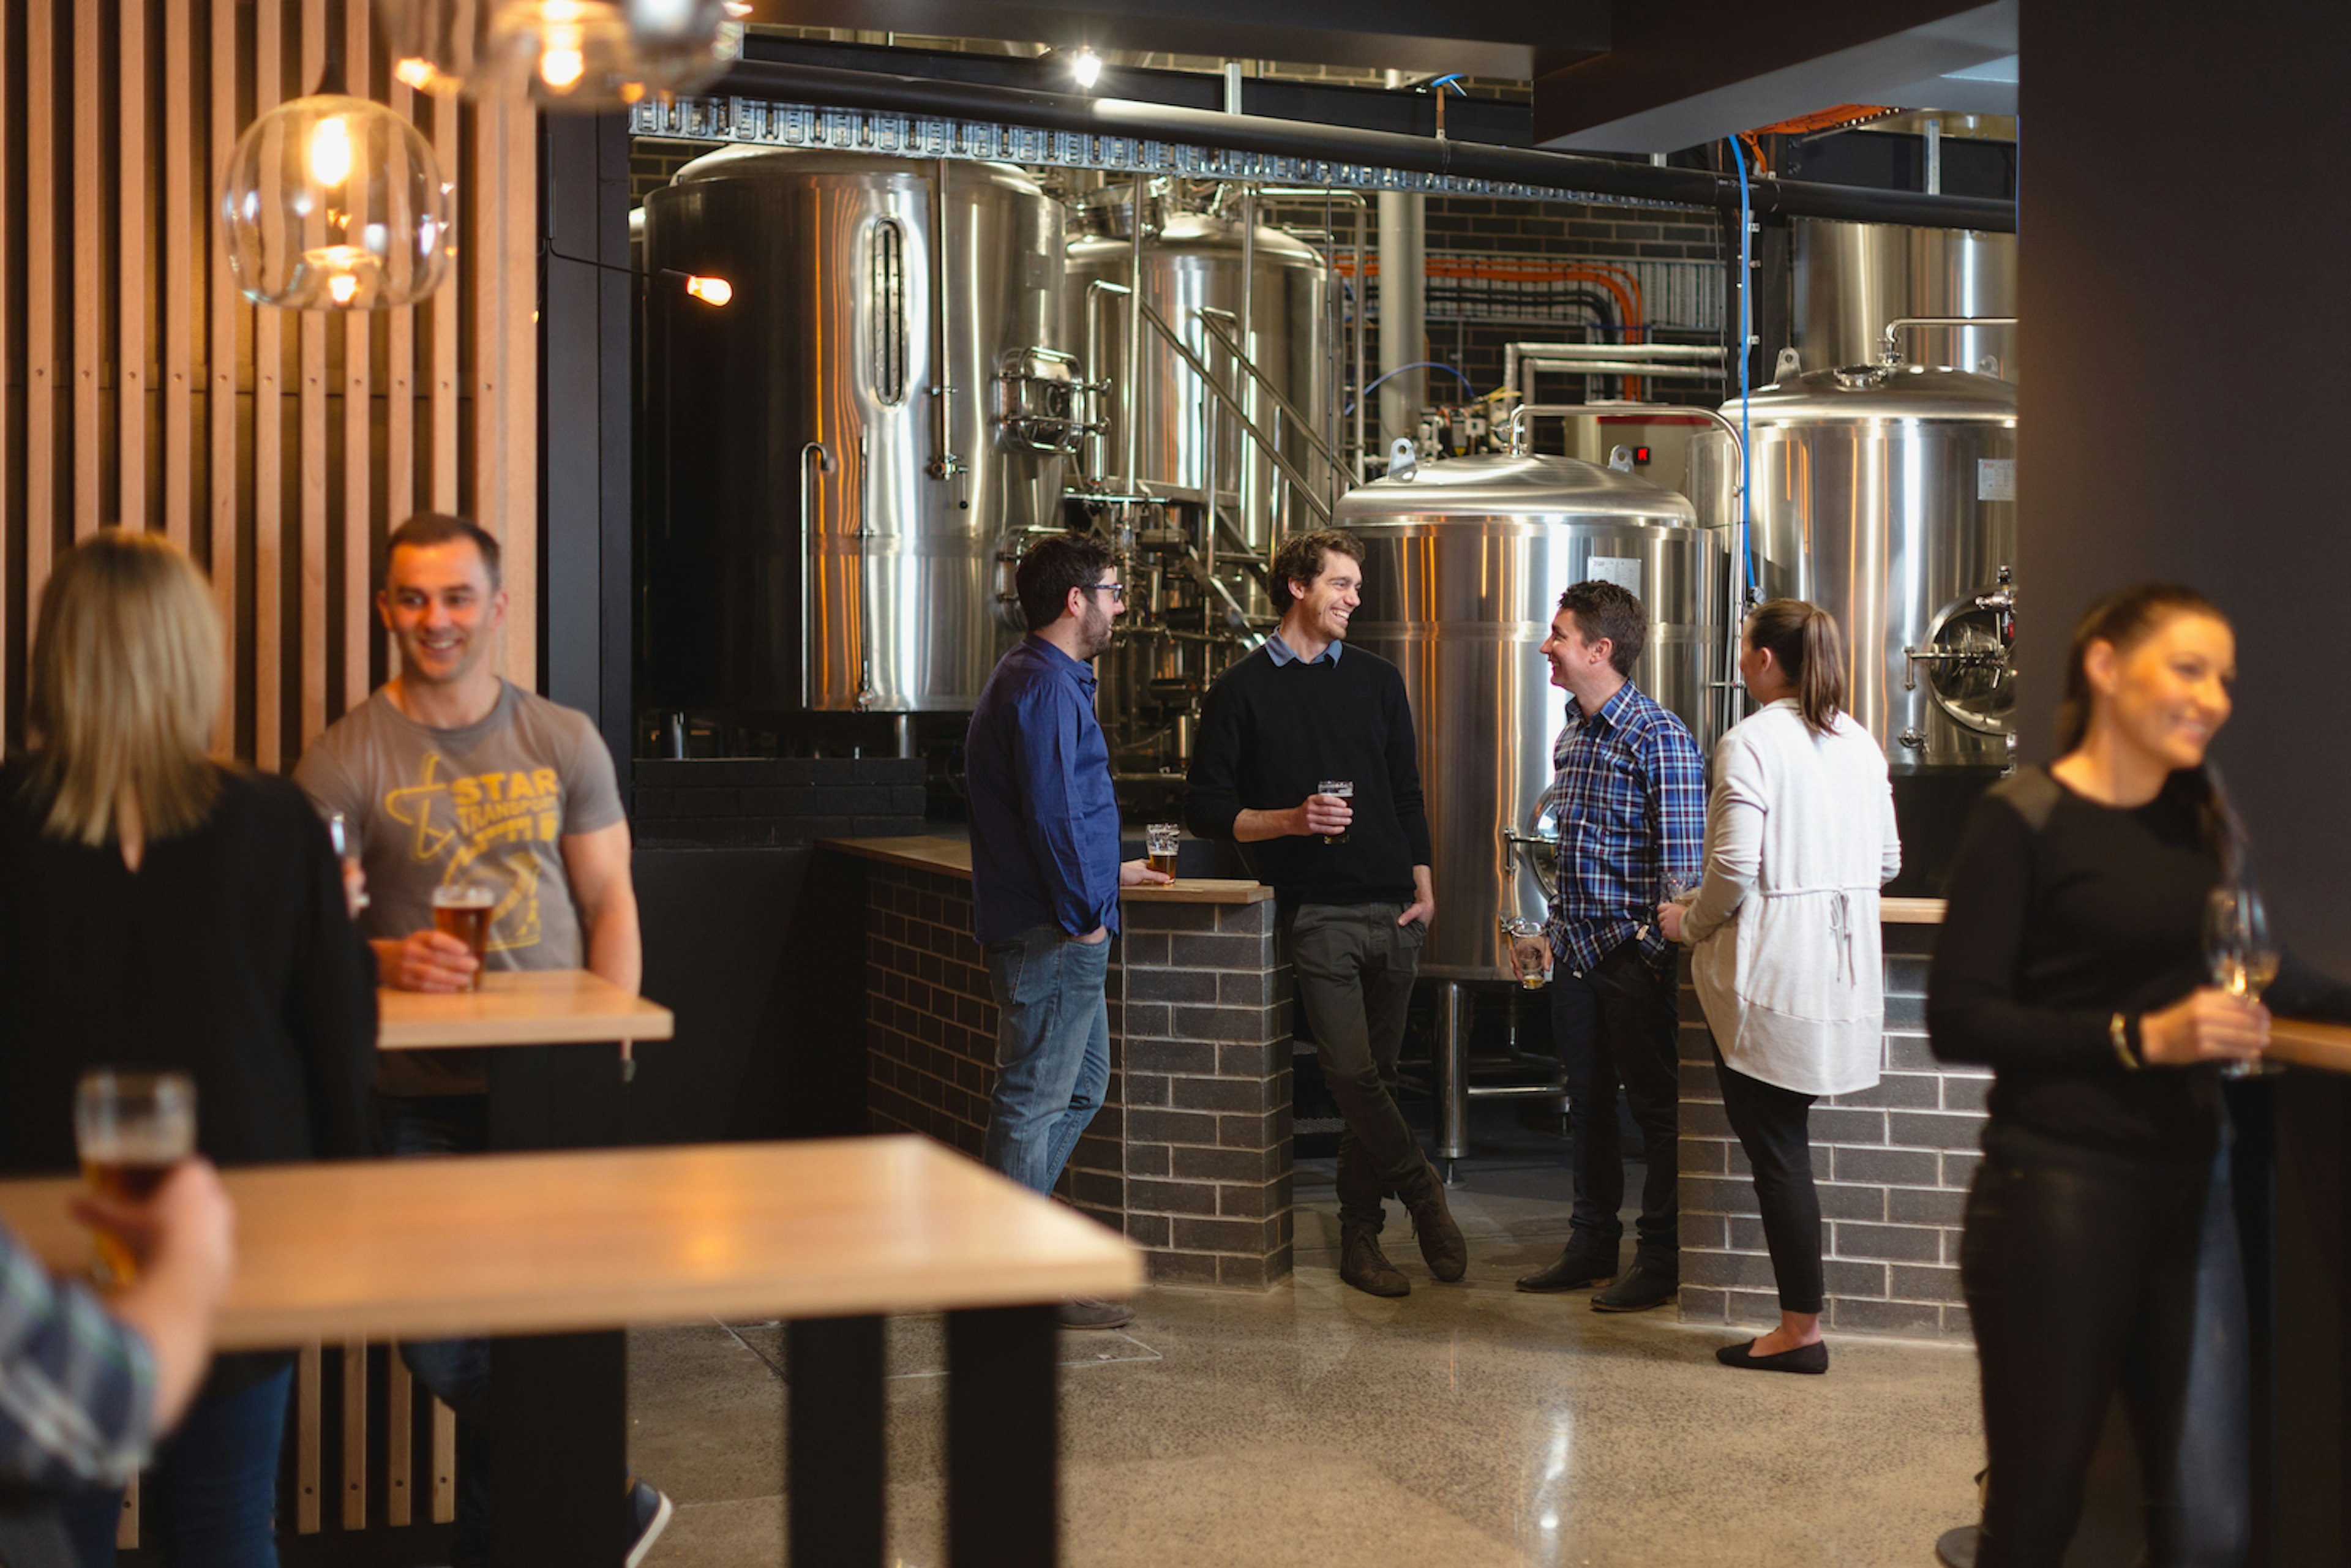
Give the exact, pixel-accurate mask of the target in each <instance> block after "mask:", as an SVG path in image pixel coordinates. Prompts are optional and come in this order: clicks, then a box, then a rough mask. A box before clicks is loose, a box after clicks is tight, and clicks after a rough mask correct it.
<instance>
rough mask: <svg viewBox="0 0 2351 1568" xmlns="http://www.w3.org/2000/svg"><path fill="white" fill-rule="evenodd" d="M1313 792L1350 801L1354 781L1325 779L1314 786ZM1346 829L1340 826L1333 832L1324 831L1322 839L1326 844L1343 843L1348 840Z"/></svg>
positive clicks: (1352, 795)
mask: <svg viewBox="0 0 2351 1568" xmlns="http://www.w3.org/2000/svg"><path fill="white" fill-rule="evenodd" d="M1314 792H1315V793H1316V794H1317V795H1336V796H1337V797H1338V798H1339V799H1340V800H1345V801H1348V802H1350V803H1352V802H1353V800H1354V799H1355V781H1354V780H1353V779H1324V780H1322V783H1320V784H1317V785H1316V786H1314ZM1348 831H1349V830H1347V829H1345V828H1342V829H1340V830H1339V831H1337V832H1335V833H1325V834H1323V835H1322V841H1323V842H1324V843H1326V844H1343V843H1345V842H1347V841H1348V840H1347V834H1348Z"/></svg>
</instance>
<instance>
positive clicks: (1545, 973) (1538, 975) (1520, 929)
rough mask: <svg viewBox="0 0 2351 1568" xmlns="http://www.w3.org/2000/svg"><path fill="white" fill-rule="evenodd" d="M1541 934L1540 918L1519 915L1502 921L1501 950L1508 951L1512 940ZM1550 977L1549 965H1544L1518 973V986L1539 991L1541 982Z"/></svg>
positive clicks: (1541, 985)
mask: <svg viewBox="0 0 2351 1568" xmlns="http://www.w3.org/2000/svg"><path fill="white" fill-rule="evenodd" d="M1542 934H1543V928H1542V922H1541V921H1540V920H1529V919H1526V918H1525V917H1524V916H1520V917H1519V918H1517V919H1511V920H1505V921H1503V922H1502V946H1503V951H1504V952H1505V953H1508V952H1509V950H1510V943H1511V942H1512V941H1513V940H1517V939H1522V938H1527V937H1539V936H1541V935H1542ZM1550 978H1551V970H1550V967H1549V966H1545V967H1542V968H1541V969H1536V970H1534V971H1532V972H1531V973H1530V974H1524V975H1520V977H1519V988H1520V989H1521V990H1527V991H1540V990H1541V989H1542V988H1543V982H1544V981H1546V980H1548V979H1550Z"/></svg>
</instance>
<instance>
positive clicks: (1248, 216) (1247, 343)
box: [1236, 183, 1273, 539]
mask: <svg viewBox="0 0 2351 1568" xmlns="http://www.w3.org/2000/svg"><path fill="white" fill-rule="evenodd" d="M1256 307H1257V192H1256V190H1255V189H1254V188H1253V187H1251V186H1249V185H1248V184H1246V183H1245V184H1243V185H1242V186H1241V319H1240V331H1241V350H1240V352H1239V353H1238V355H1237V356H1236V358H1238V359H1242V360H1246V359H1247V358H1248V357H1249V349H1250V348H1251V347H1252V346H1253V345H1254V344H1255V343H1256V341H1257V340H1256V339H1255V338H1254V337H1253V336H1251V332H1252V330H1253V323H1254V322H1255V320H1256V318H1257V308H1256ZM1256 411H1257V402H1256V400H1255V399H1254V398H1252V399H1250V400H1249V412H1250V413H1256ZM1241 474H1242V476H1244V478H1245V479H1246V478H1247V477H1248V476H1249V467H1248V465H1243V467H1242V469H1241ZM1236 488H1238V486H1236ZM1266 491H1267V497H1266V499H1267V501H1268V503H1269V505H1268V507H1267V516H1266V518H1265V529H1264V530H1263V531H1264V537H1265V538H1269V539H1270V538H1273V532H1272V529H1273V517H1272V515H1271V514H1272V508H1271V506H1270V503H1271V501H1272V499H1273V497H1272V491H1273V486H1271V485H1268V486H1266ZM1256 497H1257V486H1256V485H1254V484H1250V485H1249V489H1248V492H1247V493H1246V494H1245V495H1244V496H1243V497H1242V498H1241V507H1242V512H1243V515H1244V517H1246V516H1247V513H1248V508H1249V503H1250V502H1251V501H1253V500H1255V499H1256Z"/></svg>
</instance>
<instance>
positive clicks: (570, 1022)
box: [375, 969, 677, 1051]
mask: <svg viewBox="0 0 2351 1568" xmlns="http://www.w3.org/2000/svg"><path fill="white" fill-rule="evenodd" d="M376 1003H377V1006H378V1009H379V1012H380V1017H381V1022H380V1023H379V1024H378V1026H377V1030H376V1040H375V1042H376V1047H377V1049H379V1050H381V1051H451V1050H458V1049H463V1048H466V1047H472V1046H482V1045H578V1044H582V1043H592V1042H595V1041H600V1040H667V1039H669V1037H670V1036H671V1034H672V1033H674V1031H675V1030H676V1026H677V1020H676V1019H674V1017H672V1016H671V1014H670V1010H669V1009H667V1008H665V1007H663V1006H661V1005H659V1004H658V1003H655V1002H649V1001H647V1000H645V999H644V998H643V997H640V996H636V995H634V994H632V993H631V992H628V991H624V990H622V989H621V988H620V987H618V986H616V985H613V984H612V983H611V981H609V980H606V979H603V978H601V977H598V976H595V975H591V974H590V973H589V972H588V971H587V970H585V969H493V970H491V971H489V972H488V973H486V974H485V975H484V976H483V977H482V988H481V989H480V990H478V991H454V992H440V991H394V990H380V991H378V992H377V993H376Z"/></svg>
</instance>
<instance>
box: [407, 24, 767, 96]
mask: <svg viewBox="0 0 2351 1568" xmlns="http://www.w3.org/2000/svg"><path fill="white" fill-rule="evenodd" d="M377 14H378V15H379V16H381V17H382V19H383V31H384V42H385V43H386V44H387V45H388V46H389V47H391V50H392V60H393V62H394V63H393V65H392V74H393V75H394V76H396V77H398V78H400V79H401V80H402V81H403V82H405V83H407V84H408V85H409V86H410V87H413V88H415V89H418V90H419V91H421V92H431V93H441V94H449V93H455V92H463V93H465V95H466V96H467V97H469V98H483V99H508V100H523V99H528V101H530V102H532V103H534V104H537V105H538V107H539V108H541V109H564V110H582V111H586V112H601V111H604V110H614V109H625V108H627V107H628V106H629V105H631V104H633V103H635V102H637V101H638V100H639V99H643V98H644V97H645V96H646V95H648V94H649V93H662V92H669V93H680V92H692V91H694V90H695V89H698V88H702V87H705V86H707V85H709V84H710V83H711V82H713V81H715V80H716V79H717V78H718V76H719V74H720V73H721V72H723V71H724V70H725V69H726V67H727V65H728V64H729V63H730V62H732V61H733V60H734V59H735V58H736V57H737V56H739V55H740V54H741V53H742V52H743V22H742V18H743V17H745V16H748V15H749V14H750V6H749V5H747V4H745V3H744V0H383V3H382V4H381V5H379V6H378V7H377Z"/></svg>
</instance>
